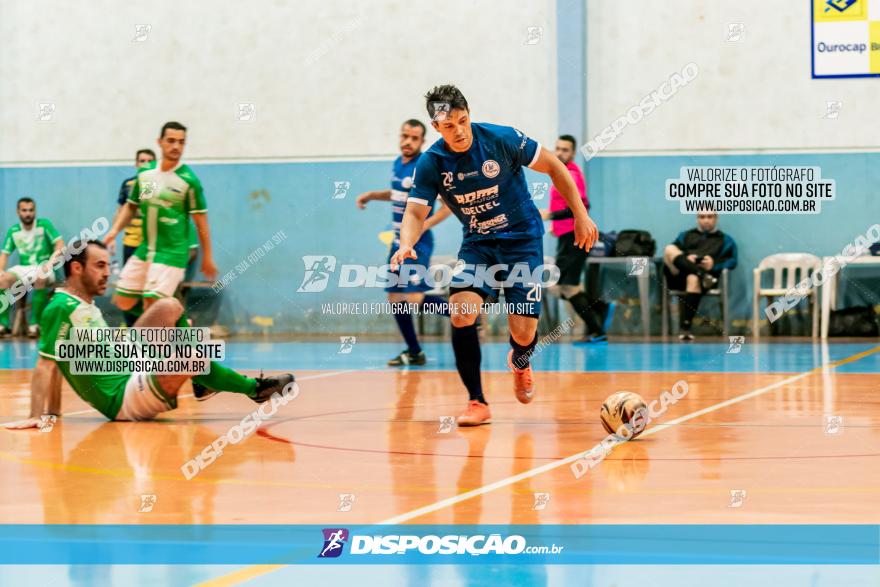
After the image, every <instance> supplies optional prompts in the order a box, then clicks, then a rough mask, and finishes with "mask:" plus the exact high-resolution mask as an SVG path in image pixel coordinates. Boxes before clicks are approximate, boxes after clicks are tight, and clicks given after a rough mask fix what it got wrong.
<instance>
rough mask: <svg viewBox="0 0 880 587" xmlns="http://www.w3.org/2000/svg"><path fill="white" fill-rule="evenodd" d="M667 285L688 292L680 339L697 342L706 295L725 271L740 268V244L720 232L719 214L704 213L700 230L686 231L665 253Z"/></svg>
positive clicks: (683, 300)
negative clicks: (696, 324)
mask: <svg viewBox="0 0 880 587" xmlns="http://www.w3.org/2000/svg"><path fill="white" fill-rule="evenodd" d="M663 262H664V264H665V267H664V273H665V274H666V284H667V286H668V287H669V289H674V290H680V291H685V292H687V293H686V294H685V295H684V296H683V297H682V299H681V311H680V312H679V330H680V332H679V335H678V338H679V340H684V341H691V340H694V335H693V334H691V322H692V321H693V319H694V315H696V313H697V308H698V307H699V305H700V299H701V298H702V297H703V294H704V292H706V291H707V290H710V289H712V288H713V287H715V286H716V285H717V284H718V276H720V275H721V272H722V271H723V270H724V269H735V268H736V263H737V259H736V243H735V242H734V241H733V239H732V238H730V237H729V236H727V235H726V234H724V233H723V232H721V231H720V230H718V214H716V213H715V212H700V213H698V214H697V227H696V228H692V229H691V230H686V231H684V232H682V233H681V234H679V235H678V237H677V238H676V239H675V240H674V241H672V244H670V245H667V246H666V249H665V250H664V251H663Z"/></svg>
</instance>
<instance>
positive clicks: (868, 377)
mask: <svg viewBox="0 0 880 587" xmlns="http://www.w3.org/2000/svg"><path fill="white" fill-rule="evenodd" d="M636 346H637V345H636ZM607 348H608V351H607V352H608V353H613V352H615V349H614V345H608V347H607ZM645 348H648V345H645ZM862 348H863V349H865V350H861V351H860V352H854V353H850V354H849V355H848V356H846V357H842V358H839V359H836V360H833V361H829V362H828V364H827V365H826V366H824V367H812V368H804V369H801V370H798V371H788V372H786V371H781V372H780V371H774V372H763V371H761V370H752V371H739V372H724V371H711V370H702V371H701V370H691V369H688V370H682V371H651V370H614V371H612V370H604V371H596V372H590V371H578V370H562V369H557V370H550V369H547V368H546V366H545V368H544V370H541V371H539V372H538V375H537V377H536V380H537V383H538V396H537V399H536V400H535V402H534V403H532V404H530V405H527V406H523V405H520V404H518V403H517V402H516V400H515V398H514V397H513V392H512V390H511V379H510V375H509V374H507V373H504V372H501V371H493V372H488V373H485V374H484V386H485V388H486V389H487V393H486V395H487V398H488V400H489V402H490V407H491V410H492V413H493V423H492V424H491V425H487V426H483V427H480V428H475V429H455V428H453V429H451V430H448V431H445V430H444V428H443V426H442V425H441V419H442V418H443V417H444V416H455V415H457V414H458V413H459V412H460V411H461V409H462V408H463V407H464V401H465V400H464V397H466V396H463V392H462V388H461V385H460V383H459V381H458V377H457V374H456V373H455V372H454V371H453V370H451V369H448V368H442V369H428V370H420V371H417V370H410V371H402V372H399V371H391V370H386V369H374V370H352V369H340V370H297V371H296V372H297V376H298V380H299V382H300V387H301V394H300V396H299V397H298V398H297V399H296V400H294V401H293V402H291V403H290V404H288V405H287V406H285V407H283V408H282V409H281V410H280V411H279V413H278V414H277V415H276V417H275V418H274V419H273V420H272V421H271V422H269V423H267V424H264V425H263V426H262V427H261V428H260V429H259V430H258V432H257V433H255V434H254V435H253V436H251V437H248V438H246V439H244V440H243V441H242V442H240V443H238V444H236V445H231V446H228V447H226V448H225V450H224V452H223V454H222V455H221V456H219V457H218V458H217V459H216V460H215V461H214V462H213V463H212V464H211V465H210V466H208V467H207V468H206V469H205V470H203V471H202V472H201V473H200V474H198V475H197V476H196V477H194V478H193V479H192V480H189V481H187V480H186V479H185V478H184V476H183V474H182V472H181V466H182V465H183V464H184V463H185V462H186V461H187V460H189V459H191V458H193V457H194V456H195V455H196V454H197V453H199V452H200V451H201V450H202V449H203V448H204V447H205V446H207V445H208V444H210V443H211V442H212V441H213V440H214V439H216V438H217V437H218V436H220V435H222V434H224V433H225V432H226V431H227V430H228V429H229V428H230V427H231V426H233V425H235V424H237V423H238V422H239V421H240V420H241V418H242V417H243V416H244V415H246V414H247V413H249V412H250V411H252V410H253V409H254V407H255V405H254V404H253V403H252V402H250V401H249V400H247V399H246V398H243V397H238V396H235V395H232V394H221V395H219V396H215V397H214V398H212V399H210V400H209V401H206V402H201V403H200V402H196V401H195V400H194V399H193V398H192V397H191V396H189V395H188V390H186V389H185V390H183V391H182V394H183V395H182V396H181V399H180V408H179V409H178V410H176V411H173V412H168V413H166V414H165V415H163V417H161V419H159V420H158V421H156V422H149V423H115V422H107V421H105V420H104V419H103V418H102V417H101V416H100V415H99V414H97V413H96V412H95V411H93V410H91V409H90V408H89V407H88V406H87V405H86V404H84V403H83V402H82V401H80V400H79V398H77V397H76V396H75V395H74V394H73V392H72V391H70V390H69V389H68V388H66V387H65V391H64V399H63V411H64V413H65V414H66V415H65V416H64V417H63V418H62V419H61V420H60V421H59V423H58V424H56V426H55V427H54V429H53V430H51V431H49V432H37V431H7V430H3V429H0V476H2V478H3V480H4V481H3V484H4V491H3V496H4V497H3V499H2V500H0V519H3V521H4V523H6V524H42V523H46V524H62V523H72V524H113V523H116V524H221V523H232V524H236V523H249V524H309V523H315V524H317V523H321V524H336V523H338V524H343V523H344V524H366V523H379V522H395V523H424V524H434V523H436V524H447V523H460V524H477V523H483V524H489V523H493V524H494V523H517V524H542V523H547V524H550V523H561V524H572V523H581V524H583V523H587V524H589V523H596V524H599V523H602V524H639V523H652V524H660V523H667V524H681V523H722V524H723V523H742V524H748V523H821V524H825V523H828V524H831V523H837V524H843V523H859V524H878V523H880V374H878V371H880V370H878V369H876V365H877V364H878V363H877V355H878V349H880V347H877V348H872V347H871V345H867V346H863V347H862ZM264 350H265V349H264ZM646 352H647V351H646ZM651 352H654V351H653V350H652V351H651ZM664 352H668V349H666V350H665V351H664ZM676 352H677V351H676ZM563 363H564V361H563ZM859 365H862V366H863V368H861V369H858V368H854V367H858V366H859ZM864 365H867V367H864ZM446 366H447V367H448V363H447V364H446ZM562 366H563V367H564V366H565V365H562ZM29 378H30V371H29V370H28V369H17V368H10V369H6V370H0V419H2V421H8V420H12V419H16V418H19V417H22V416H23V415H25V413H26V411H27V406H28V381H29ZM679 380H684V381H686V382H687V385H688V390H689V391H688V394H687V395H686V396H685V397H684V398H683V399H681V400H680V401H679V402H678V403H677V404H675V405H674V406H672V407H671V408H670V409H669V411H668V412H667V413H666V414H664V416H663V417H662V418H661V419H660V420H659V421H658V422H656V423H654V424H652V427H651V428H649V430H651V432H650V433H646V434H645V436H644V437H643V438H639V439H637V440H635V441H632V442H629V443H625V444H622V445H620V446H618V447H616V448H615V449H614V451H613V452H612V453H611V454H610V455H609V456H607V457H606V458H605V460H604V461H603V462H601V463H600V464H599V465H598V466H597V467H595V468H593V469H592V470H590V471H589V472H588V473H587V474H586V475H584V476H582V477H581V478H575V476H574V474H573V473H572V469H571V467H570V464H571V460H573V458H576V457H577V455H579V454H581V453H583V452H584V451H587V450H589V449H590V448H591V447H593V446H594V445H595V444H596V443H597V442H599V441H600V440H601V439H602V438H603V437H604V436H605V433H604V432H603V429H602V427H601V425H600V424H599V421H598V411H599V406H600V404H601V402H602V400H603V399H604V398H605V397H607V396H608V395H610V394H611V393H614V392H616V391H621V390H628V391H634V392H636V393H639V394H641V395H642V396H643V397H644V398H645V399H646V400H648V401H650V400H652V399H655V398H659V396H660V393H661V391H662V390H668V389H669V388H670V387H671V386H672V385H673V384H674V383H675V382H676V381H679ZM828 416H833V417H834V418H839V419H837V420H834V422H837V423H838V424H839V425H835V426H829V420H828ZM731 492H744V493H736V495H738V496H742V498H741V499H738V498H732V497H731ZM536 493H539V494H545V495H544V496H542V497H540V498H536V495H535V494H536ZM144 495H153V496H155V503H154V504H153V507H152V510H151V511H149V512H141V511H139V510H140V509H143V508H142V506H143V503H144V502H143V497H142V496H144ZM341 496H342V497H341ZM536 499H538V500H539V501H543V502H544V505H543V506H540V505H539V506H537V507H536ZM346 504H347V505H346ZM340 510H342V511H340Z"/></svg>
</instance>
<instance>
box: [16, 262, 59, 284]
mask: <svg viewBox="0 0 880 587" xmlns="http://www.w3.org/2000/svg"><path fill="white" fill-rule="evenodd" d="M39 268H40V266H39V265H16V266H15V267H10V268H9V269H7V270H6V271H8V272H9V273H12V274H13V275H15V276H16V277H17V278H18V280H19V281H25V280H27V281H29V282H30V283H34V282H35V281H36V280H37V279H40V278H43V275H42V274H43V273H45V274H46V277H45V278H44V279H45V280H46V282H47V283H55V271H53V270H52V269H51V268H50V269H49V270H48V271H45V272H44V271H37V270H38V269H39Z"/></svg>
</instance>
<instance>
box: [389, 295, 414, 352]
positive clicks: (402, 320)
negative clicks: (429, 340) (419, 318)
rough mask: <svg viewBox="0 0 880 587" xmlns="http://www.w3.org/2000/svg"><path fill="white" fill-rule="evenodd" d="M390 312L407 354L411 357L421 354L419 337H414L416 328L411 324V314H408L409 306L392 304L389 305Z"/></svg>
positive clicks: (401, 303) (402, 303)
mask: <svg viewBox="0 0 880 587" xmlns="http://www.w3.org/2000/svg"><path fill="white" fill-rule="evenodd" d="M391 311H392V312H393V313H394V321H395V322H397V328H398V330H400V334H401V335H403V340H404V341H405V342H406V346H407V352H409V354H410V355H413V356H414V355H417V354H419V353H420V352H422V347H421V345H420V344H419V337H418V336H417V335H416V327H415V324H413V319H412V314H410V312H409V306H408V305H407V304H405V303H404V302H397V303H393V304H391Z"/></svg>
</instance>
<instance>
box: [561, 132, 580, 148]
mask: <svg viewBox="0 0 880 587" xmlns="http://www.w3.org/2000/svg"><path fill="white" fill-rule="evenodd" d="M559 140H560V141H568V142H569V143H571V148H572V149H577V146H578V144H577V141H576V140H574V137H573V136H571V135H559Z"/></svg>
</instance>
